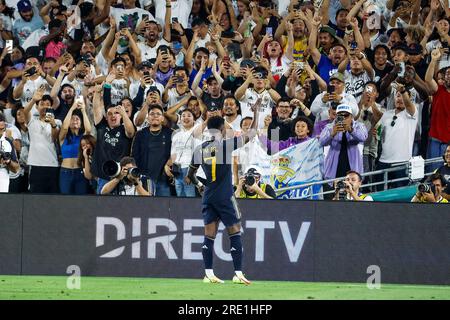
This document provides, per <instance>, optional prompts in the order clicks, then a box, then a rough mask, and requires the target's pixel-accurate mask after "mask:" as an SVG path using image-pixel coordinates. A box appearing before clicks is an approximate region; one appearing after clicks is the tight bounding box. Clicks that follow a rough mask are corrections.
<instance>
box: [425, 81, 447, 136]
mask: <svg viewBox="0 0 450 320" xmlns="http://www.w3.org/2000/svg"><path fill="white" fill-rule="evenodd" d="M429 135H430V137H432V138H435V139H438V140H439V141H442V142H444V143H448V142H450V92H448V91H447V90H446V89H445V87H444V86H438V90H437V91H436V93H435V94H434V96H433V103H432V105H431V126H430V133H429Z"/></svg>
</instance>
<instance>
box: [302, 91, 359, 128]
mask: <svg viewBox="0 0 450 320" xmlns="http://www.w3.org/2000/svg"><path fill="white" fill-rule="evenodd" d="M325 93H326V92H322V93H321V94H318V95H317V96H316V98H315V99H314V101H313V102H312V104H311V108H310V109H311V112H312V114H313V115H314V116H315V117H316V123H317V122H319V121H322V120H327V119H329V115H328V109H329V108H330V107H331V103H329V102H327V103H323V102H322V98H323V96H324V95H325ZM340 104H348V105H350V106H351V107H352V114H353V115H354V116H355V115H357V114H358V102H356V99H355V98H354V97H353V96H352V95H351V94H348V93H346V92H345V93H344V94H343V96H342V100H341V102H340Z"/></svg>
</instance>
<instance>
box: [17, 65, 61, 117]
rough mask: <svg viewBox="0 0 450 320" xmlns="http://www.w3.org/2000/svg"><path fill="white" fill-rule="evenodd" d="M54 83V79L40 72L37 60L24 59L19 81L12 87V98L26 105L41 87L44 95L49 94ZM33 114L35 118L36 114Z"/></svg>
mask: <svg viewBox="0 0 450 320" xmlns="http://www.w3.org/2000/svg"><path fill="white" fill-rule="evenodd" d="M54 83H55V79H54V78H53V77H52V76H50V75H48V74H45V73H44V72H43V71H42V67H41V64H40V61H39V59H38V58H37V57H29V58H27V59H26V62H25V67H24V70H23V74H22V78H21V81H20V82H19V83H18V85H16V86H15V87H14V90H13V98H14V99H16V100H20V102H21V103H22V105H26V104H27V103H28V102H30V101H31V100H32V97H33V94H34V93H35V92H36V91H37V89H38V88H39V87H40V86H41V85H45V86H46V87H45V88H46V93H49V92H50V86H52V85H53V84H54ZM33 114H34V115H36V116H37V113H36V112H33Z"/></svg>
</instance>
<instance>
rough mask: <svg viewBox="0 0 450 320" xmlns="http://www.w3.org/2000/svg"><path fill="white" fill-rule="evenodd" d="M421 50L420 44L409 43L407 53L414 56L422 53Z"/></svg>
mask: <svg viewBox="0 0 450 320" xmlns="http://www.w3.org/2000/svg"><path fill="white" fill-rule="evenodd" d="M422 52H423V47H422V46H421V45H420V44H418V43H411V44H410V45H409V54H410V55H413V56H416V55H419V54H422Z"/></svg>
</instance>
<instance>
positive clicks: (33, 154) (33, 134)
mask: <svg viewBox="0 0 450 320" xmlns="http://www.w3.org/2000/svg"><path fill="white" fill-rule="evenodd" d="M44 93H45V86H43V85H42V86H40V87H39V88H38V89H37V90H36V91H35V92H34V95H33V97H32V98H31V100H30V101H29V102H28V103H27V105H26V106H25V109H24V113H25V117H26V119H27V121H28V133H29V135H30V150H29V154H28V165H29V166H30V172H29V174H30V176H29V183H30V192H31V193H59V185H58V180H59V179H58V178H59V162H58V156H57V151H56V141H57V139H58V135H59V130H60V127H61V121H59V120H57V119H55V116H54V114H53V109H52V108H51V107H52V105H53V99H52V98H51V97H50V96H49V95H46V94H44ZM35 105H37V112H38V115H39V117H38V118H35V117H34V116H33V115H32V114H31V109H32V108H33V107H34V106H35Z"/></svg>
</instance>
